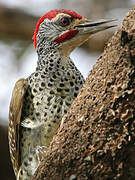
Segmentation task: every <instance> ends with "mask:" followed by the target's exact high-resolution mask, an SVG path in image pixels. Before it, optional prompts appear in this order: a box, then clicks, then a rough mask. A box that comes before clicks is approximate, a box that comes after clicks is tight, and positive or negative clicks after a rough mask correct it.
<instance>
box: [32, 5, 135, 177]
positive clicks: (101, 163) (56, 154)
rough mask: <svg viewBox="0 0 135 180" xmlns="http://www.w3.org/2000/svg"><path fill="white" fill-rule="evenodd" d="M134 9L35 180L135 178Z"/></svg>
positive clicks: (70, 112)
mask: <svg viewBox="0 0 135 180" xmlns="http://www.w3.org/2000/svg"><path fill="white" fill-rule="evenodd" d="M134 154H135V7H134V8H133V9H132V10H131V11H130V12H129V13H128V14H127V16H126V18H125V20H124V21H123V24H122V26H121V27H120V28H119V30H118V31H117V32H116V33H115V34H114V36H113V37H112V38H111V39H110V41H109V42H108V44H107V45H106V47H105V50H104V52H103V54H102V55H101V56H100V58H99V59H98V61H97V63H96V64H95V65H94V67H93V69H92V70H91V71H90V73H89V76H88V78H87V80H86V82H85V84H84V86H83V88H82V90H81V91H80V93H79V95H78V97H77V98H76V100H75V101H74V102H73V104H72V106H71V108H70V110H69V112H68V113H67V114H66V116H64V120H63V123H62V125H61V127H60V128H59V130H58V133H57V135H56V136H55V137H54V138H53V141H52V143H51V145H50V147H49V148H48V150H47V152H46V154H45V156H44V158H43V160H42V162H41V164H40V166H39V168H38V170H37V171H36V173H35V176H34V177H33V180H41V179H45V180H46V179H47V180H48V179H51V180H56V179H59V180H63V179H64V180H66V179H68V180H93V179H94V180H98V179H99V180H105V179H122V180H123V179H125V180H127V179H135V161H134Z"/></svg>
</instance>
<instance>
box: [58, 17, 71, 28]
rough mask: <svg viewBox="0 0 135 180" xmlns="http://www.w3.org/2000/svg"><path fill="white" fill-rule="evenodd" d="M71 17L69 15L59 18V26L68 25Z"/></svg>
mask: <svg viewBox="0 0 135 180" xmlns="http://www.w3.org/2000/svg"><path fill="white" fill-rule="evenodd" d="M71 21H72V19H71V18H70V17H62V18H61V19H60V25H61V26H68V25H69V24H70V23H71Z"/></svg>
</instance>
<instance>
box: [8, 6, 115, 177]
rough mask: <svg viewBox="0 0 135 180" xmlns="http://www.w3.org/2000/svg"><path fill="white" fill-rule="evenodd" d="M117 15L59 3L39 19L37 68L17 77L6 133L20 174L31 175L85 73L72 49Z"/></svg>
mask: <svg viewBox="0 0 135 180" xmlns="http://www.w3.org/2000/svg"><path fill="white" fill-rule="evenodd" d="M112 21H113V20H112V19H111V20H104V19H99V20H95V21H92V20H88V19H87V18H85V17H84V16H82V15H80V14H79V13H77V12H75V11H73V10H68V9H55V10H51V11H49V12H48V13H46V14H45V15H43V16H42V17H41V18H40V19H39V20H38V22H37V25H36V28H35V31H34V35H33V40H34V47H35V51H36V52H37V56H38V60H37V66H36V70H35V72H33V73H32V74H31V75H30V76H29V77H27V78H26V79H24V78H21V79H19V80H18V81H17V82H16V83H15V86H14V89H13V92H12V97H11V101H10V107H9V121H8V139H9V150H10V157H11V161H12V165H13V169H14V172H15V176H16V179H17V180H29V179H31V177H33V175H34V173H35V171H36V170H37V168H38V166H39V164H40V161H41V158H42V153H43V152H45V151H46V149H47V148H48V147H49V145H50V143H51V141H52V139H53V137H54V135H55V134H56V133H57V130H58V128H59V126H60V123H61V120H62V117H63V116H64V115H65V114H66V113H67V111H68V109H69V107H70V106H71V104H72V102H73V100H74V99H75V98H76V97H77V95H78V93H79V91H80V89H81V88H82V86H83V84H84V81H85V80H84V78H83V76H82V74H81V72H80V71H79V70H78V68H77V67H76V66H75V64H74V62H73V61H72V59H71V58H70V54H71V52H72V51H73V50H74V49H75V48H77V47H78V46H80V45H81V44H82V43H84V42H85V41H86V40H87V39H88V38H89V37H90V36H91V35H92V34H95V33H97V32H99V31H103V30H105V29H109V28H112V27H114V26H113V25H108V23H110V22H112Z"/></svg>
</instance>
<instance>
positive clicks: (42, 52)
mask: <svg viewBox="0 0 135 180" xmlns="http://www.w3.org/2000/svg"><path fill="white" fill-rule="evenodd" d="M70 66H71V67H72V66H74V63H73V62H72V60H71V58H70V57H69V56H65V55H64V54H63V53H61V51H60V50H59V49H57V48H42V49H39V50H38V62H37V69H38V71H44V72H45V73H46V74H49V73H51V72H55V71H65V70H67V69H68V68H70Z"/></svg>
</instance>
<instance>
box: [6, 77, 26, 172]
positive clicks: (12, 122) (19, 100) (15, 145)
mask: <svg viewBox="0 0 135 180" xmlns="http://www.w3.org/2000/svg"><path fill="white" fill-rule="evenodd" d="M27 88H28V82H27V80H25V79H19V80H18V81H17V82H16V84H15V87H14V89H13V92H12V98H11V102H10V108H9V122H8V138H9V149H10V156H11V161H12V164H13V168H14V172H15V174H16V175H17V173H18V170H19V166H20V162H19V160H20V159H19V128H20V119H21V112H22V106H23V98H24V95H25V92H26V90H27Z"/></svg>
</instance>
